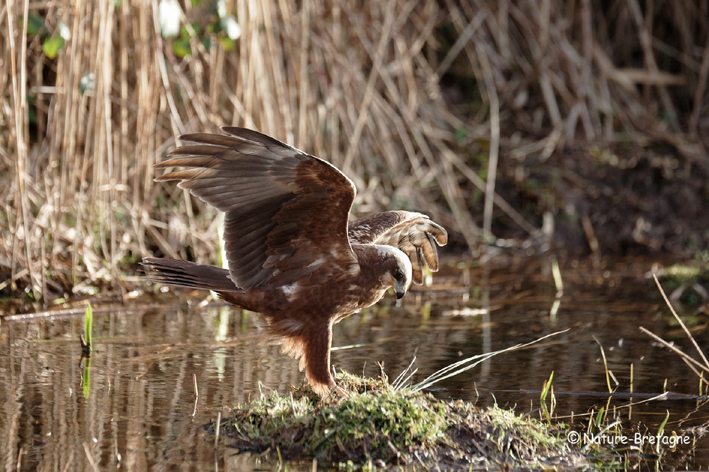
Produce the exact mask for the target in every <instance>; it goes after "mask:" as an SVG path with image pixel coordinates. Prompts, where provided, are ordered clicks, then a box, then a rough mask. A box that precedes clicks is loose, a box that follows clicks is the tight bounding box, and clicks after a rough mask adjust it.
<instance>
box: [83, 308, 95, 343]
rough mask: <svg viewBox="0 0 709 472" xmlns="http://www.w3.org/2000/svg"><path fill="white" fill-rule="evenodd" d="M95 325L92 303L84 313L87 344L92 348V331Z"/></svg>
mask: <svg viewBox="0 0 709 472" xmlns="http://www.w3.org/2000/svg"><path fill="white" fill-rule="evenodd" d="M93 325H94V312H93V311H92V310H91V303H89V304H88V305H86V312H85V313H84V339H85V340H86V344H87V345H88V346H89V349H91V332H92V331H93Z"/></svg>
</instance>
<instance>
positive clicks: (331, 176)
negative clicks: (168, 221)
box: [156, 128, 357, 290]
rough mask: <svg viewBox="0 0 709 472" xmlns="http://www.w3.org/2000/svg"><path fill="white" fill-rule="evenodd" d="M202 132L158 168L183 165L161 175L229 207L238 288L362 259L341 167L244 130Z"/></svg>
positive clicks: (229, 248) (229, 243)
mask: <svg viewBox="0 0 709 472" xmlns="http://www.w3.org/2000/svg"><path fill="white" fill-rule="evenodd" d="M223 130H224V131H225V132H227V133H229V134H230V135H231V136H225V135H217V134H205V133H196V134H188V135H184V136H182V137H181V139H182V140H183V141H189V142H192V143H195V144H189V145H185V146H182V147H180V148H177V149H176V150H174V151H172V152H171V153H170V157H171V159H168V160H166V161H164V162H161V163H159V164H157V165H156V167H160V168H164V167H183V168H184V169H181V170H175V171H172V172H169V173H167V174H165V175H163V176H161V177H158V178H157V179H156V180H158V181H167V180H181V182H180V183H179V186H180V187H182V188H186V189H188V190H189V191H190V192H191V193H192V194H193V195H195V196H197V197H199V198H200V199H202V200H203V201H205V202H207V203H209V204H210V205H212V206H213V207H215V208H217V209H218V210H220V211H223V212H225V214H226V218H225V231H224V240H225V245H226V253H227V260H228V261H229V272H230V277H231V279H232V281H233V282H234V283H235V284H236V286H237V287H239V288H241V289H244V290H249V289H250V288H253V287H256V286H260V285H263V284H268V285H269V286H272V287H273V286H281V285H286V284H290V283H294V282H296V281H300V280H306V279H307V280H310V281H311V282H312V283H317V282H318V281H317V280H311V279H313V277H312V274H313V273H314V272H315V271H316V270H318V269H320V270H319V272H318V273H319V274H326V273H327V270H325V269H327V266H330V267H331V268H332V269H333V270H335V267H336V266H337V267H339V268H340V270H342V269H343V268H346V267H348V266H350V265H352V264H356V262H357V259H356V257H355V255H354V253H353V252H352V248H351V246H350V244H349V240H348V237H347V218H348V215H349V212H350V207H351V206H352V202H353V201H354V196H355V187H354V184H353V183H352V182H351V181H350V180H349V179H348V178H347V177H346V176H345V175H344V174H343V173H342V172H340V171H339V170H338V169H337V168H336V167H334V166H333V165H331V164H329V163H328V162H326V161H324V160H322V159H319V158H317V157H314V156H310V155H308V154H306V153H304V152H302V151H299V150H297V149H295V148H294V147H291V146H289V145H287V144H285V143H282V142H280V141H278V140H276V139H273V138H271V137H268V136H265V135H263V134H261V133H258V132H256V131H252V130H247V129H243V128H223ZM308 276H310V277H308Z"/></svg>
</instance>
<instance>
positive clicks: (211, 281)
mask: <svg viewBox="0 0 709 472" xmlns="http://www.w3.org/2000/svg"><path fill="white" fill-rule="evenodd" d="M143 269H144V270H145V277H146V278H147V279H148V280H150V281H151V282H159V283H161V284H167V285H175V286H177V287H185V288H192V289H198V290H214V291H215V292H234V291H237V290H238V288H237V287H236V286H235V285H234V282H232V281H231V279H230V278H229V271H228V270H226V269H221V268H219V267H214V266H210V265H202V264H195V263H194V262H187V261H179V260H175V259H159V258H154V257H144V258H143Z"/></svg>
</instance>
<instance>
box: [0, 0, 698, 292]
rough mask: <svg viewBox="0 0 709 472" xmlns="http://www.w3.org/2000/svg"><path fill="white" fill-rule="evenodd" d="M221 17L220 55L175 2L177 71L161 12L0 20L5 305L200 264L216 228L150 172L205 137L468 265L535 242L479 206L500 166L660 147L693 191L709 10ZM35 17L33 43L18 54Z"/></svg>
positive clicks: (202, 10) (277, 10)
mask: <svg viewBox="0 0 709 472" xmlns="http://www.w3.org/2000/svg"><path fill="white" fill-rule="evenodd" d="M193 3H195V4H197V5H196V6H194V5H193ZM227 3H228V5H227V9H228V10H229V9H230V10H231V11H233V12H234V14H235V16H236V17H237V18H238V22H239V24H240V25H241V27H242V29H243V31H242V35H241V37H240V38H239V39H238V40H237V41H236V43H235V48H233V49H231V50H225V47H224V45H225V43H224V42H223V41H220V40H219V37H218V35H217V34H216V33H207V31H209V30H208V26H209V25H210V24H213V23H214V22H215V21H216V20H215V18H216V16H215V13H214V12H213V11H212V10H210V8H212V6H211V4H212V2H206V1H205V2H190V1H187V2H186V3H185V2H181V4H182V8H183V14H184V18H186V19H188V20H189V21H190V22H193V23H195V24H196V25H197V26H199V31H200V33H199V35H198V37H193V38H192V39H191V40H190V47H191V51H192V53H191V54H189V55H186V56H185V57H184V58H181V57H179V55H176V54H175V53H174V52H173V47H172V41H173V40H165V39H164V38H162V36H161V34H160V27H159V25H158V21H157V11H158V1H157V0H153V1H152V2H144V1H137V0H123V1H114V0H101V1H96V2H92V1H85V0H84V1H82V0H79V1H68V0H58V1H52V2H45V1H40V2H28V1H26V0H25V1H23V0H8V1H7V2H5V3H4V4H2V5H0V47H1V48H2V56H0V68H2V73H1V74H0V106H1V107H2V113H0V121H1V122H2V126H1V127H0V130H2V131H0V182H1V185H0V227H2V228H3V230H2V233H1V236H0V290H4V292H3V293H8V290H9V291H10V293H11V294H12V293H19V292H20V291H24V292H25V293H27V294H28V295H29V296H30V297H32V298H40V297H45V298H47V299H51V298H55V297H57V296H62V294H64V293H66V292H67V291H68V290H70V289H71V288H74V290H77V289H78V290H80V289H81V288H82V287H84V288H85V287H87V284H91V285H96V284H97V282H98V281H108V282H110V283H111V284H112V286H113V287H114V288H120V287H121V286H125V284H121V283H119V281H120V280H128V281H129V282H130V279H131V278H130V277H127V278H126V277H124V276H122V275H121V273H122V272H126V273H129V274H133V273H135V270H136V269H135V266H133V265H132V264H133V263H135V262H136V261H137V260H138V259H139V258H140V257H141V256H142V255H146V254H150V253H151V252H152V253H161V254H163V255H166V256H169V257H182V258H190V259H196V260H200V261H207V260H209V259H210V258H213V257H214V255H215V254H216V252H217V251H216V250H215V241H216V239H217V237H216V234H217V230H216V227H217V224H216V223H215V222H214V220H213V217H214V214H213V212H212V211H211V210H210V209H208V208H206V207H205V206H204V205H203V204H202V203H201V202H199V201H197V200H194V199H191V198H190V197H188V195H186V194H185V193H183V192H182V191H181V190H178V189H176V188H175V186H162V185H157V184H154V183H153V180H152V179H153V177H154V171H153V168H152V165H153V164H154V163H155V162H157V161H159V160H161V159H162V156H163V155H164V154H165V152H166V151H168V150H169V149H170V148H171V147H173V146H174V145H175V140H176V139H177V136H179V135H180V134H181V133H185V132H192V131H197V130H199V131H212V132H216V131H217V130H218V127H219V126H220V125H230V124H235V125H240V126H246V127H250V128H256V129H258V130H260V131H262V132H264V133H267V134H270V135H273V136H275V137H277V138H279V139H282V140H284V141H286V142H288V143H291V144H293V145H295V146H297V147H299V148H301V149H304V150H306V151H308V152H310V153H313V154H315V155H319V156H324V157H326V158H328V159H329V160H330V161H332V162H333V163H334V164H335V165H337V166H338V167H340V168H342V169H343V170H344V171H345V172H346V173H347V174H348V175H350V176H351V177H352V178H353V180H354V181H355V183H356V185H357V187H358V189H359V192H360V193H359V196H358V199H357V201H356V208H355V210H356V212H358V213H365V212H369V211H376V210H381V209H385V208H389V207H403V208H407V209H420V210H421V211H424V212H426V213H428V214H430V215H431V216H432V217H434V218H435V219H436V220H437V221H439V222H441V223H443V224H444V225H445V226H447V227H448V228H449V229H450V230H452V232H454V233H455V234H454V236H455V237H454V240H457V242H458V243H459V244H460V245H462V246H466V245H467V246H468V247H474V246H475V245H476V243H477V242H478V241H479V240H480V239H481V237H482V236H484V235H486V234H490V233H491V231H492V230H494V226H493V222H494V221H495V219H493V216H495V218H497V217H498V216H500V217H501V218H504V219H506V221H507V222H508V225H509V226H513V227H515V228H516V229H517V230H519V233H520V235H524V234H530V235H531V234H535V233H536V229H535V228H539V227H541V218H539V214H538V213H537V214H535V213H529V212H527V213H525V216H522V215H521V214H519V213H518V212H517V211H516V210H515V209H514V208H513V207H512V206H510V205H507V204H506V203H505V201H504V200H503V199H502V198H501V197H500V196H496V195H495V181H496V171H497V167H498V165H497V163H498V158H499V159H512V160H513V163H514V162H522V161H524V160H525V159H527V158H530V157H532V158H534V159H537V160H539V161H541V162H543V161H545V160H546V159H547V158H549V157H550V156H553V155H556V154H559V153H561V152H562V151H563V150H564V149H568V148H569V146H572V145H574V146H576V145H579V143H602V146H612V145H613V144H617V143H622V144H626V145H627V144H630V145H631V146H636V147H638V148H647V147H649V146H657V145H662V146H666V147H667V148H669V149H670V150H671V152H672V153H673V154H674V155H676V156H678V158H680V159H681V160H682V161H681V162H682V165H684V166H685V167H686V166H689V167H690V168H692V169H695V170H698V171H699V172H700V173H701V175H702V176H706V174H707V169H708V168H709V165H708V164H709V161H707V159H706V157H707V152H706V151H707V148H709V118H708V116H709V113H708V110H709V100H708V99H707V95H709V93H708V92H707V77H708V75H709V34H708V32H709V1H707V0H697V1H689V0H677V1H673V2H655V1H651V0H649V1H645V2H641V1H640V0H616V1H599V0H581V1H579V2H566V1H562V0H542V1H500V2H483V1H482V0H472V1H464V2H460V3H456V2H454V1H452V0H451V1H444V0H441V1H435V0H426V1H418V0H396V1H390V2H381V1H380V2H374V1H365V2H351V1H347V0H334V1H332V2H330V1H328V2H325V1H322V0H302V1H299V2H291V1H288V0H279V1H275V0H273V1H263V2H259V1H234V0H231V1H229V2H227ZM28 15H29V16H28ZM31 15H34V16H35V17H40V18H42V19H44V20H45V25H44V26H45V27H46V31H45V32H44V33H36V34H27V33H26V31H25V29H24V28H23V27H22V25H23V22H22V18H31V17H32V16H31ZM60 23H63V24H64V25H66V26H67V29H66V31H68V32H69V33H70V37H68V38H67V41H66V43H65V44H64V47H63V48H61V49H60V50H59V51H58V54H57V55H56V57H54V58H49V57H47V55H46V51H45V49H43V47H42V46H43V42H44V41H45V40H46V39H47V37H51V35H55V37H56V34H58V31H60V29H61V27H60ZM227 49H228V48H227ZM576 158H578V159H587V158H588V156H587V154H583V153H582V154H581V155H579V156H576ZM523 177H524V176H523ZM493 201H494V205H493ZM519 209H520V208H518V210H519ZM493 212H494V213H493ZM472 215H481V216H472ZM588 224H589V225H590V224H591V223H590V222H589V223H588ZM478 227H480V229H478ZM584 229H588V228H587V225H586V221H584ZM587 234H590V235H591V236H592V235H593V232H592V231H591V232H590V233H588V231H587ZM589 241H592V238H590V239H589Z"/></svg>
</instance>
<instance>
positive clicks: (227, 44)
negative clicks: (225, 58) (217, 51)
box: [218, 36, 236, 52]
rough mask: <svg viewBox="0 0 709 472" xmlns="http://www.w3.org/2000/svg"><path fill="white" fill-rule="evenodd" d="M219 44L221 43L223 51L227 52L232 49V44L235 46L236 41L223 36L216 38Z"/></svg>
mask: <svg viewBox="0 0 709 472" xmlns="http://www.w3.org/2000/svg"><path fill="white" fill-rule="evenodd" d="M218 40H219V44H221V45H222V47H223V48H224V51H226V52H229V51H231V50H233V49H234V46H236V42H234V40H233V39H231V38H230V37H229V36H223V37H220V38H218Z"/></svg>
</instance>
